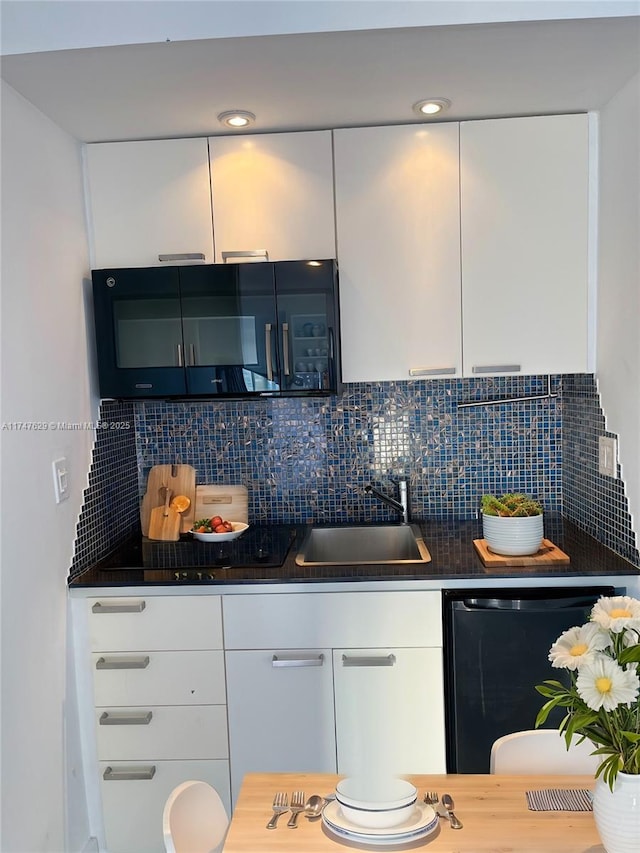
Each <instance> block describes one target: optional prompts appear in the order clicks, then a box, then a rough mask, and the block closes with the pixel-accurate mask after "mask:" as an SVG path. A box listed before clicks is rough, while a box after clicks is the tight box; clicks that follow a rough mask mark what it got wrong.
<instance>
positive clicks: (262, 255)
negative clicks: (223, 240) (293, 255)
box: [221, 249, 269, 264]
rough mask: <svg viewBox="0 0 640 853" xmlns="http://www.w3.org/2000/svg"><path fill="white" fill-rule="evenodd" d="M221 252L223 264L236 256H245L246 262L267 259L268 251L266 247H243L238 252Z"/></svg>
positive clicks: (236, 257)
mask: <svg viewBox="0 0 640 853" xmlns="http://www.w3.org/2000/svg"><path fill="white" fill-rule="evenodd" d="M221 254H222V263H223V264H226V263H227V261H228V260H230V259H231V260H232V261H233V260H234V259H236V260H237V259H238V258H246V259H247V263H250V262H253V263H255V262H256V261H268V260H269V252H268V251H267V250H266V249H244V250H242V251H240V252H221Z"/></svg>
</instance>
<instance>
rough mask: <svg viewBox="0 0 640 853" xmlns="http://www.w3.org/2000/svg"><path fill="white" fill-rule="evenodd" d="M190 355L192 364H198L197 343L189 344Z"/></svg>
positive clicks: (193, 365)
mask: <svg viewBox="0 0 640 853" xmlns="http://www.w3.org/2000/svg"><path fill="white" fill-rule="evenodd" d="M189 356H190V357H191V366H192V367H195V366H196V345H195V344H189Z"/></svg>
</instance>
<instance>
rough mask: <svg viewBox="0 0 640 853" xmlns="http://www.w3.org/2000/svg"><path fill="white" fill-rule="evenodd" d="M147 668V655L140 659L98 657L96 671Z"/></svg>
mask: <svg viewBox="0 0 640 853" xmlns="http://www.w3.org/2000/svg"><path fill="white" fill-rule="evenodd" d="M148 666H149V655H144V656H141V657H108V658H105V657H99V658H98V660H97V661H96V669H146V668H147V667H148Z"/></svg>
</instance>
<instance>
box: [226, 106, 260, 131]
mask: <svg viewBox="0 0 640 853" xmlns="http://www.w3.org/2000/svg"><path fill="white" fill-rule="evenodd" d="M255 120H256V117H255V116H254V114H253V113H250V112H248V111H247V110H227V111H226V112H224V113H220V115H219V116H218V121H219V122H220V124H223V125H224V126H225V127H231V128H233V129H234V130H237V129H238V128H242V127H249V125H250V124H253V123H254V121H255Z"/></svg>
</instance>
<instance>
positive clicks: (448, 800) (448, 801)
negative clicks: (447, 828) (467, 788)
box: [438, 794, 462, 829]
mask: <svg viewBox="0 0 640 853" xmlns="http://www.w3.org/2000/svg"><path fill="white" fill-rule="evenodd" d="M438 805H439V804H438ZM442 806H443V808H444V809H445V810H446V816H447V817H448V818H449V823H450V824H451V829H462V823H461V822H460V821H459V820H458V818H457V817H456V816H455V814H454V813H453V806H454V802H453V797H452V796H451V794H443V795H442Z"/></svg>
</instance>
